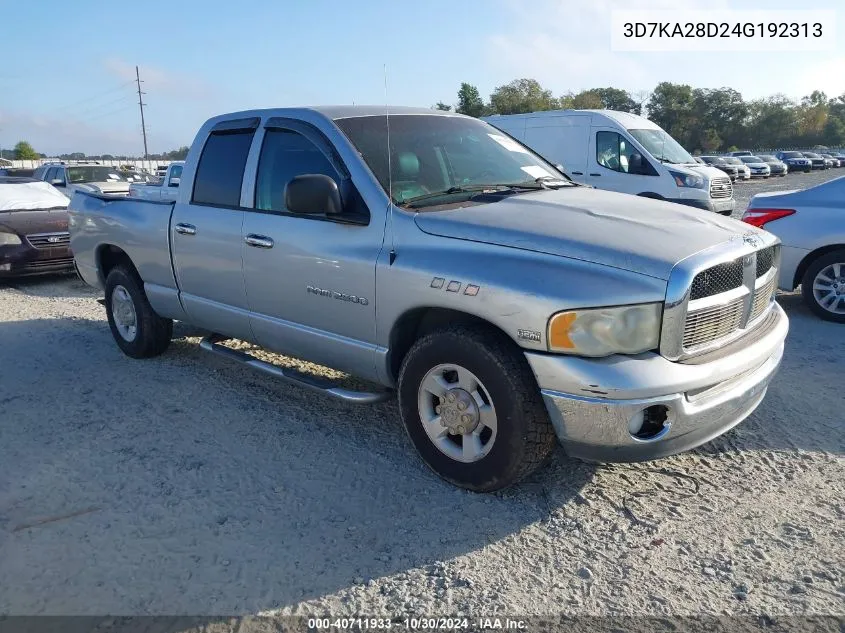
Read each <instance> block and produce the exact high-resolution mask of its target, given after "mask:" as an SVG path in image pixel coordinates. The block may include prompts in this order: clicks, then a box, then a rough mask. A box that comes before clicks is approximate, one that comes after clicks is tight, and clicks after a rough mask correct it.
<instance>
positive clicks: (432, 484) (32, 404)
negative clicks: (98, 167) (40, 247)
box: [0, 172, 845, 616]
mask: <svg viewBox="0 0 845 633" xmlns="http://www.w3.org/2000/svg"><path fill="white" fill-rule="evenodd" d="M842 173H845V172H842ZM833 175H836V174H833ZM827 176H828V177H830V176H831V174H830V173H828V174H827ZM819 177H821V175H816V174H813V175H810V176H794V177H792V178H785V179H783V180H780V179H779V180H778V181H776V183H774V184H776V185H777V186H780V185H781V184H783V185H788V186H789V187H790V188H792V187H794V186H796V184H797V183H798V182H799V181H800V182H802V183H803V182H806V181H808V180H809V179H811V178H819ZM766 184H768V183H766ZM766 184H763V183H759V184H758V183H753V184H750V185H739V186H738V189H739V190H740V192H742V194H744V193H745V192H750V191H752V190H753V189H759V188H762V187H763V186H766ZM742 194H740V195H742ZM740 206H741V208H742V209H744V208H745V204H744V203H741V204H740ZM97 296H98V295H97V293H96V292H95V291H93V290H91V289H89V288H87V287H86V286H84V285H83V284H82V283H81V282H79V281H78V280H76V279H63V280H46V281H31V282H26V283H15V284H12V285H9V286H0V350H2V354H0V359H2V372H3V378H2V381H0V420H2V424H0V464H2V467H0V614H101V613H110V614H180V613H186V614H208V613H216V614H221V613H225V614H258V613H269V614H326V613H331V614H334V615H351V614H377V615H378V614H381V615H397V614H400V613H402V614H406V615H407V614H429V615H430V614H445V613H456V612H461V613H468V614H472V615H474V616H479V615H485V614H491V613H493V612H495V611H498V613H500V614H569V615H581V614H585V615H586V614H589V615H608V614H613V615H625V614H628V615H632V614H633V615H653V616H665V615H685V614H698V613H704V614H714V615H717V614H760V613H766V614H770V615H787V614H794V615H809V614H813V615H821V614H839V615H841V614H843V613H845V550H843V546H842V544H843V541H844V540H845V501H843V497H845V460H843V456H845V433H843V431H845V414H843V412H845V395H843V391H842V389H841V386H842V375H843V369H845V361H843V358H845V336H843V329H842V327H841V326H837V325H834V324H831V323H826V322H823V321H820V320H818V319H816V318H814V317H813V316H812V315H811V314H810V313H809V311H808V310H806V309H805V308H804V307H803V305H802V304H801V302H800V298H799V297H798V296H797V295H795V294H788V295H783V296H781V297H780V301H781V304H782V305H783V306H784V308H785V309H786V311H787V312H788V314H789V316H790V319H791V321H792V329H791V333H790V336H789V339H788V343H787V351H786V354H785V358H784V363H783V368H782V370H781V372H780V373H779V375H778V376H777V378H776V379H775V381H774V382H773V384H772V386H771V388H770V390H769V394H768V396H767V398H766V399H765V401H764V402H763V404H762V405H761V406H760V408H759V409H758V410H757V411H756V412H755V413H754V414H753V415H752V416H751V417H750V418H749V419H748V420H746V421H745V422H744V423H743V424H742V425H740V426H739V427H737V428H736V429H734V430H733V431H732V432H730V433H728V434H727V435H725V436H723V437H721V438H718V439H717V440H715V441H713V442H711V443H709V444H708V445H706V446H704V447H702V448H701V449H699V450H696V451H692V452H689V453H686V454H683V455H679V456H675V457H672V458H668V459H664V460H661V461H658V462H653V463H647V464H633V465H612V466H594V465H588V464H585V463H582V462H578V461H573V460H569V459H567V458H566V457H565V455H563V454H562V453H561V452H560V451H559V452H558V454H557V455H556V456H555V459H554V460H553V462H552V464H551V465H550V467H549V468H547V469H546V470H544V471H543V472H542V473H540V474H538V475H536V476H534V477H533V478H532V479H530V480H529V481H526V482H524V483H523V484H521V485H519V486H516V487H514V488H512V489H510V490H508V491H506V492H504V493H499V494H495V495H475V494H470V493H467V492H464V491H461V490H458V489H455V488H453V487H451V486H449V485H447V484H445V483H443V482H442V481H441V480H439V479H438V478H437V477H436V476H434V475H433V474H431V473H430V472H429V471H428V469H427V468H426V467H425V466H424V465H423V464H422V463H421V462H420V461H419V460H418V459H417V457H416V455H415V453H414V452H413V448H412V447H411V445H410V442H409V441H408V440H407V439H406V436H405V434H404V431H403V429H402V427H401V425H400V423H399V421H398V412H397V409H396V406H395V403H386V404H383V405H379V406H375V407H369V408H354V407H351V406H346V405H343V404H339V403H335V402H333V401H331V400H329V399H326V398H323V397H320V396H318V395H314V394H311V393H309V392H307V391H304V390H300V389H298V388H296V387H291V386H286V385H284V384H278V383H277V382H275V381H274V380H273V379H272V378H269V377H265V376H264V375H261V374H256V373H252V372H250V371H249V370H245V369H242V368H240V367H239V366H237V365H234V364H230V363H228V362H227V361H225V360H222V359H218V358H216V357H213V356H211V355H208V354H205V353H204V352H202V351H201V350H200V349H199V348H198V346H197V345H196V343H197V340H198V339H197V332H195V331H192V330H190V329H189V328H186V327H184V326H181V327H177V331H176V335H175V336H176V338H175V340H174V342H173V344H172V346H171V348H170V349H169V350H168V352H167V353H166V354H165V355H164V356H161V357H159V358H157V359H153V360H148V361H136V360H131V359H129V358H126V357H124V356H123V355H122V354H121V353H120V352H119V350H118V348H117V346H116V345H115V344H114V342H113V341H112V339H111V335H110V333H109V330H108V326H107V324H106V321H105V316H104V310H103V308H102V307H101V306H100V305H99V304H98V303H97V302H96V297H97Z"/></svg>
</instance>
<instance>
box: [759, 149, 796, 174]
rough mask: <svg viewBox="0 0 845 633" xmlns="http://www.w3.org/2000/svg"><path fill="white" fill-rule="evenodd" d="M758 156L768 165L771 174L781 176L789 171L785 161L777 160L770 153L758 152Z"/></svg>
mask: <svg viewBox="0 0 845 633" xmlns="http://www.w3.org/2000/svg"><path fill="white" fill-rule="evenodd" d="M758 158H759V159H760V160H762V161H763V162H764V163H766V164H767V165H768V166H769V170H770V171H771V175H772V176H780V177H781V178H783V177H784V176H786V174H788V173H789V167H787V165H786V163H784V162H783V161H780V160H778V159H777V158H775V157H774V156H772V155H771V154H760V155H759V156H758Z"/></svg>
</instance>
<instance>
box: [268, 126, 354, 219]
mask: <svg viewBox="0 0 845 633" xmlns="http://www.w3.org/2000/svg"><path fill="white" fill-rule="evenodd" d="M303 174H323V175H325V176H328V177H330V178H332V179H334V181H335V182H336V183H337V184H338V186H340V183H341V178H340V175H339V174H338V173H337V171H336V170H335V168H334V167H333V166H332V164H331V163H330V162H329V159H328V158H326V156H325V154H323V152H321V151H320V150H319V149H318V148H317V146H316V145H314V143H312V142H311V141H309V140H308V139H307V138H305V137H304V136H303V135H302V134H300V133H298V132H294V131H292V130H267V132H266V133H265V134H264V144H263V145H262V147H261V157H260V158H259V160H258V178H257V181H256V183H255V207H256V208H257V209H263V210H265V211H287V209H286V208H285V186H286V185H287V184H288V183H289V182H290V181H291V180H292V179H293V178H294V177H295V176H301V175H303Z"/></svg>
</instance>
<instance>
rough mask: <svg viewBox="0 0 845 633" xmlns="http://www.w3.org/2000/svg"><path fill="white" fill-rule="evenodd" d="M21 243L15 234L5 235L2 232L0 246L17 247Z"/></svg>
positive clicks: (0, 232)
mask: <svg viewBox="0 0 845 633" xmlns="http://www.w3.org/2000/svg"><path fill="white" fill-rule="evenodd" d="M20 243H21V238H19V237H18V236H17V235H15V234H14V233H4V232H2V231H0V246H17V245H18V244H20Z"/></svg>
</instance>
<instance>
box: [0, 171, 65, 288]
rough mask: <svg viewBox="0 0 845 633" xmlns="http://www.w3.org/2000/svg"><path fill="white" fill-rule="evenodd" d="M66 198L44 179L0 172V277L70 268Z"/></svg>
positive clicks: (51, 272) (61, 271)
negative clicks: (0, 173) (3, 174)
mask: <svg viewBox="0 0 845 633" xmlns="http://www.w3.org/2000/svg"><path fill="white" fill-rule="evenodd" d="M68 202H69V200H68V199H67V196H65V195H63V194H61V193H60V192H59V191H57V190H56V189H55V188H54V187H52V186H51V185H49V184H47V183H46V182H41V181H39V180H36V179H34V178H26V177H14V176H0V278H4V279H5V278H9V277H23V276H31V275H44V274H56V273H69V272H73V270H74V266H73V256H72V255H71V253H70V250H69V246H68V245H69V243H70V238H69V235H68V219H67V206H68Z"/></svg>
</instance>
